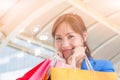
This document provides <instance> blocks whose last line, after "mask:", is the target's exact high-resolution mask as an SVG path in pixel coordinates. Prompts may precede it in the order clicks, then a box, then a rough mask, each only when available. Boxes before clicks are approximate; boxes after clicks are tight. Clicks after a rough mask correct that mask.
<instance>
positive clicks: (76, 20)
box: [52, 13, 91, 57]
mask: <svg viewBox="0 0 120 80" xmlns="http://www.w3.org/2000/svg"><path fill="white" fill-rule="evenodd" d="M63 22H66V23H68V24H70V25H71V28H72V29H73V30H74V31H75V32H77V33H79V34H80V35H81V36H82V38H83V40H84V37H83V35H84V33H85V32H87V28H86V26H85V24H84V22H83V20H82V18H81V17H80V16H79V15H76V14H72V13H68V14H64V15H62V16H60V17H59V18H58V19H57V20H56V21H55V23H54V25H53V28H52V36H53V38H55V33H56V30H57V28H58V27H59V25H60V24H62V23H63ZM83 45H84V47H86V50H85V53H86V55H87V56H88V57H91V51H90V49H89V47H88V44H87V42H86V41H85V40H84V44H83Z"/></svg>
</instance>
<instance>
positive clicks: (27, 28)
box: [0, 0, 120, 74]
mask: <svg viewBox="0 0 120 80" xmlns="http://www.w3.org/2000/svg"><path fill="white" fill-rule="evenodd" d="M6 2H10V4H9V5H8V3H7V4H6V5H7V7H4V5H3V4H5V3H6ZM69 12H72V13H77V14H79V15H81V17H82V18H83V20H84V22H85V25H86V27H87V28H88V44H89V46H90V48H91V51H92V56H93V57H94V58H96V59H108V60H111V61H112V62H113V64H114V67H115V69H116V72H117V73H118V74H120V67H119V66H120V0H11V1H9V0H0V41H1V43H0V55H4V54H3V53H2V51H4V50H6V49H5V46H10V47H12V48H14V49H18V50H20V51H23V52H27V53H28V54H32V55H35V51H33V49H32V48H33V46H32V47H31V46H30V45H31V44H32V45H37V46H42V47H44V48H45V49H48V50H51V51H54V50H55V49H54V44H53V39H52V37H51V34H50V33H51V28H52V25H53V23H54V21H55V19H56V18H57V17H58V16H60V15H62V14H64V13H69ZM22 41H24V43H25V44H28V45H29V46H26V45H24V44H23V43H22ZM6 56H8V57H9V55H6ZM38 56H39V57H42V58H48V57H51V56H50V55H49V54H45V53H41V54H38Z"/></svg>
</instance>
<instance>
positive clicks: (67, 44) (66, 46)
mask: <svg viewBox="0 0 120 80" xmlns="http://www.w3.org/2000/svg"><path fill="white" fill-rule="evenodd" d="M69 46H70V44H69V42H68V41H66V40H64V41H63V42H62V49H63V50H65V49H68V47H69Z"/></svg>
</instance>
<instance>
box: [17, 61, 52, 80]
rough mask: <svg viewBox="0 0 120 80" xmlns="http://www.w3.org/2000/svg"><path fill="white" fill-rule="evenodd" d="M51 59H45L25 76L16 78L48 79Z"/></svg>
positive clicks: (22, 79)
mask: <svg viewBox="0 0 120 80" xmlns="http://www.w3.org/2000/svg"><path fill="white" fill-rule="evenodd" d="M50 62H51V60H49V59H45V60H44V61H42V62H41V63H40V64H38V65H37V66H35V67H34V68H32V69H31V70H30V71H28V72H27V73H26V74H24V76H23V77H21V78H18V79H16V80H47V78H48V70H49V68H50Z"/></svg>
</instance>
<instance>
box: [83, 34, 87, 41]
mask: <svg viewBox="0 0 120 80" xmlns="http://www.w3.org/2000/svg"><path fill="white" fill-rule="evenodd" d="M83 37H84V40H85V41H86V40H87V32H84V33H83Z"/></svg>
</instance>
